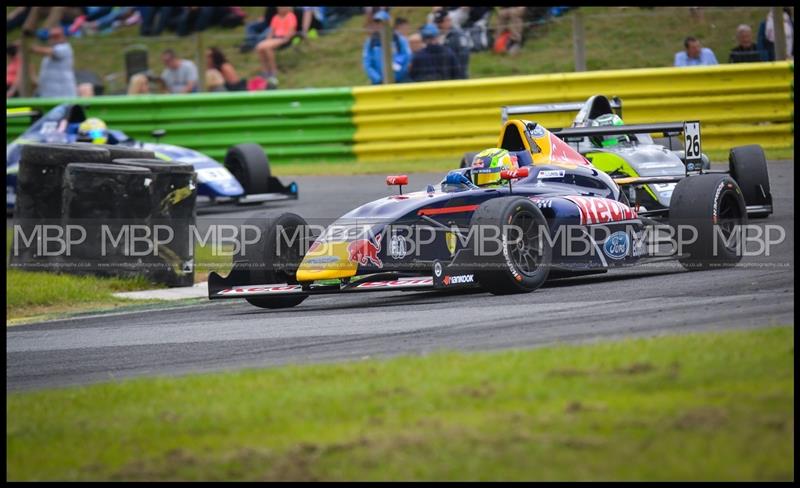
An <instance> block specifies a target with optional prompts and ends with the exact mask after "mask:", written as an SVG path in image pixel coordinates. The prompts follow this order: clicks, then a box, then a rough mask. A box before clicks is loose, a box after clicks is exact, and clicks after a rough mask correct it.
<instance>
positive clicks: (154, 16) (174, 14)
mask: <svg viewBox="0 0 800 488" xmlns="http://www.w3.org/2000/svg"><path fill="white" fill-rule="evenodd" d="M184 8H185V7H140V13H141V16H142V23H141V26H140V27H139V34H140V35H142V36H160V35H161V33H162V32H164V29H165V28H167V27H168V26H172V25H175V23H176V22H177V19H178V18H179V17H180V15H181V13H182V12H183V9H184Z"/></svg>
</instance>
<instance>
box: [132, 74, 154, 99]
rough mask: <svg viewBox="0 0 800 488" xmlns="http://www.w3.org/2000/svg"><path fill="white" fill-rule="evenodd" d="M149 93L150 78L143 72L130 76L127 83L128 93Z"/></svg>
mask: <svg viewBox="0 0 800 488" xmlns="http://www.w3.org/2000/svg"><path fill="white" fill-rule="evenodd" d="M148 93H150V79H149V78H148V77H147V75H146V74H144V73H137V74H135V75H133V76H131V81H130V83H128V95H144V94H148Z"/></svg>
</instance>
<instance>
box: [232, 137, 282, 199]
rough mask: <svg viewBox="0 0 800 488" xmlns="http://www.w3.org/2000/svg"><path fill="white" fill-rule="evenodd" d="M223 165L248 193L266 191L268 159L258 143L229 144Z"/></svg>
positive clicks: (268, 174) (254, 193)
mask: <svg viewBox="0 0 800 488" xmlns="http://www.w3.org/2000/svg"><path fill="white" fill-rule="evenodd" d="M224 164H225V167H226V168H228V171H230V172H231V173H233V176H235V177H236V179H237V180H239V183H241V185H242V188H244V191H245V193H246V194H248V195H257V194H259V193H267V189H268V188H269V177H270V176H271V174H270V168H269V159H268V158H267V154H266V153H265V152H264V149H262V148H261V146H259V145H258V144H252V143H244V144H237V145H235V146H231V147H230V148H229V149H228V152H227V153H226V154H225V161H224Z"/></svg>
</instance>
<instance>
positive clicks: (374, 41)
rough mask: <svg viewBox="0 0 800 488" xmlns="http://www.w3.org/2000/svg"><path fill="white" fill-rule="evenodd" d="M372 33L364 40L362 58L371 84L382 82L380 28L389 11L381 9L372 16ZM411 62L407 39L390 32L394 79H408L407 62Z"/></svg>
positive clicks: (402, 80) (387, 17) (399, 80)
mask: <svg viewBox="0 0 800 488" xmlns="http://www.w3.org/2000/svg"><path fill="white" fill-rule="evenodd" d="M372 19H373V24H372V34H370V36H369V37H368V38H367V40H366V42H364V51H363V53H362V60H363V63H364V71H365V72H366V73H367V76H368V77H369V81H371V82H372V84H373V85H379V84H381V83H383V48H382V47H381V29H383V24H382V23H383V22H389V13H388V12H386V11H384V10H381V11H379V12H378V13H376V14H375V15H374V16H373V18H372ZM410 62H411V48H410V47H409V45H408V40H407V39H406V38H404V37H403V36H401V35H400V34H398V33H397V32H392V68H393V71H394V81H395V82H397V83H402V82H405V81H409V79H408V64H409V63H410Z"/></svg>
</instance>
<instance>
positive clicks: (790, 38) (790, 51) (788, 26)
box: [764, 7, 794, 60]
mask: <svg viewBox="0 0 800 488" xmlns="http://www.w3.org/2000/svg"><path fill="white" fill-rule="evenodd" d="M791 12H792V11H791V9H789V7H783V32H784V35H785V36H786V58H787V59H794V23H793V22H792V15H791ZM764 34H765V36H766V38H767V41H769V43H770V45H771V47H772V49H773V51H772V52H773V54H772V58H771V59H772V60H774V59H775V54H774V52H775V51H774V49H775V23H774V22H773V20H772V9H769V13H768V14H767V21H766V23H765V24H764Z"/></svg>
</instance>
